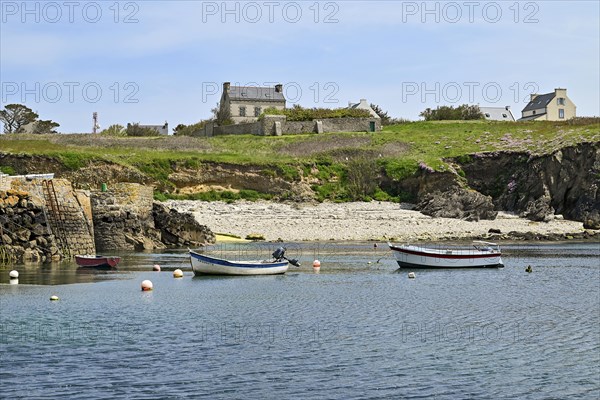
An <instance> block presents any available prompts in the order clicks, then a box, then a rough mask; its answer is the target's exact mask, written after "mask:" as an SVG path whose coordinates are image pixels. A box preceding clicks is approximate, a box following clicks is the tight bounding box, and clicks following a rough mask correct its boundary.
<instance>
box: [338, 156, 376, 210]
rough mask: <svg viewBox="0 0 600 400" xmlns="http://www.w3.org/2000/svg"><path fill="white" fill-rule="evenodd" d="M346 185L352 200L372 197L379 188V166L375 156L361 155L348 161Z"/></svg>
mask: <svg viewBox="0 0 600 400" xmlns="http://www.w3.org/2000/svg"><path fill="white" fill-rule="evenodd" d="M347 168H348V170H347V173H346V186H347V190H348V195H349V196H350V198H351V199H352V200H362V199H364V198H366V197H370V196H372V195H373V193H374V192H375V189H377V178H378V176H379V167H378V165H377V161H376V160H375V159H373V158H367V157H359V158H355V159H352V160H350V161H349V162H348V166H347Z"/></svg>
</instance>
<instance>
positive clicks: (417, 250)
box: [388, 241, 504, 268]
mask: <svg viewBox="0 0 600 400" xmlns="http://www.w3.org/2000/svg"><path fill="white" fill-rule="evenodd" d="M388 246H389V247H390V250H392V253H394V257H396V261H397V262H398V265H399V266H400V268H502V267H504V264H503V262H502V252H501V250H500V245H498V244H496V243H490V242H483V241H474V242H473V248H471V249H452V248H449V247H447V246H444V247H443V248H442V247H439V248H428V247H421V246H414V245H410V244H407V245H399V246H397V245H393V244H391V243H388Z"/></svg>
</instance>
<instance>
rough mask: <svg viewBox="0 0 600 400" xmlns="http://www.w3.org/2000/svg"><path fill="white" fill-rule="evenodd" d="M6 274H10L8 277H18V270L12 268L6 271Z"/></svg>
mask: <svg viewBox="0 0 600 400" xmlns="http://www.w3.org/2000/svg"><path fill="white" fill-rule="evenodd" d="M8 276H10V279H17V278H19V271H17V270H14V269H13V270H12V271H10V272H9V273H8Z"/></svg>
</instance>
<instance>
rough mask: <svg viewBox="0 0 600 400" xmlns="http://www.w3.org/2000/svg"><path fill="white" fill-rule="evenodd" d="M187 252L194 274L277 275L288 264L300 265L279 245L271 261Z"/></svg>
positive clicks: (284, 269)
mask: <svg viewBox="0 0 600 400" xmlns="http://www.w3.org/2000/svg"><path fill="white" fill-rule="evenodd" d="M189 252H190V263H191V264H192V271H194V275H278V274H285V273H286V272H287V270H288V264H292V265H294V266H296V267H299V266H300V263H299V262H298V260H294V259H287V258H286V257H285V248H284V247H279V248H278V249H277V250H275V252H273V260H271V261H269V260H258V261H230V260H224V259H222V258H216V257H212V256H209V255H206V254H200V253H197V252H195V251H193V250H189Z"/></svg>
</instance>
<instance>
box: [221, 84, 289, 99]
mask: <svg viewBox="0 0 600 400" xmlns="http://www.w3.org/2000/svg"><path fill="white" fill-rule="evenodd" d="M229 98H230V99H231V100H260V101H285V97H283V92H277V91H276V90H275V88H274V87H260V86H231V88H230V89H229Z"/></svg>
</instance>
